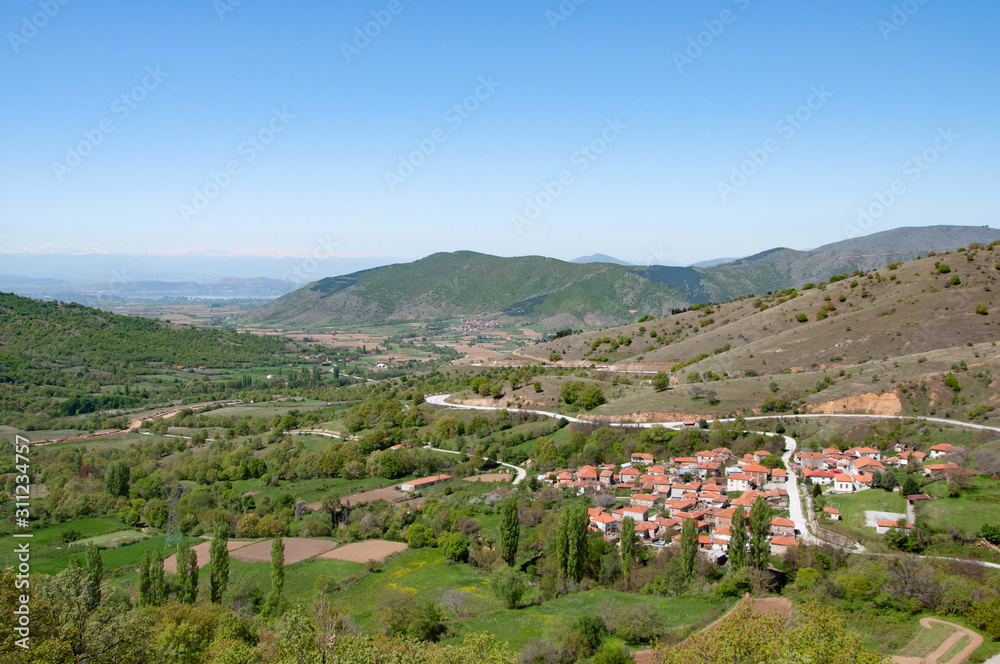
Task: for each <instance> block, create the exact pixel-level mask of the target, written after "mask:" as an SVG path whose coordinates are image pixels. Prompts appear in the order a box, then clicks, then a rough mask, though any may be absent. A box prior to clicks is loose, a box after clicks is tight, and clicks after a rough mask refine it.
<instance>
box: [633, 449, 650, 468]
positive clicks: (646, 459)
mask: <svg viewBox="0 0 1000 664" xmlns="http://www.w3.org/2000/svg"><path fill="white" fill-rule="evenodd" d="M632 463H634V464H638V465H640V466H652V465H653V455H652V454H648V453H646V452H633V453H632Z"/></svg>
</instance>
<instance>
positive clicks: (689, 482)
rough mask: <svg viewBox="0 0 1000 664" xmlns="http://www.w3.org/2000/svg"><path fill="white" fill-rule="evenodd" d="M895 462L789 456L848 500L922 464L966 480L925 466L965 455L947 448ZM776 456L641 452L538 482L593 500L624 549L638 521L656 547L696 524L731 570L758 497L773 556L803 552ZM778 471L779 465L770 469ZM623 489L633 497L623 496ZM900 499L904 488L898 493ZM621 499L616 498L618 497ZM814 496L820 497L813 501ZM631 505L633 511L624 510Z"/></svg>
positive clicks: (870, 455) (863, 454)
mask: <svg viewBox="0 0 1000 664" xmlns="http://www.w3.org/2000/svg"><path fill="white" fill-rule="evenodd" d="M898 448H899V449H896V450H894V451H895V452H896V456H894V457H891V458H886V459H883V458H882V453H881V452H880V451H879V450H876V449H873V448H870V447H852V448H850V449H847V450H843V451H841V450H839V449H836V448H827V449H824V450H822V451H820V452H817V451H800V452H796V453H795V454H793V455H791V458H790V459H789V464H790V469H791V471H792V472H794V473H796V474H797V477H796V478H791V479H792V480H793V481H795V480H796V479H797V480H800V481H802V482H804V483H805V484H807V485H808V486H817V487H819V488H818V489H817V490H816V491H817V492H819V493H822V492H825V493H828V494H834V495H835V494H850V493H855V492H859V491H865V490H868V489H871V488H873V485H875V486H879V484H880V483H879V481H878V479H879V478H880V477H881V476H882V474H883V473H886V472H888V471H891V470H892V469H905V468H907V467H908V466H909V465H910V464H921V466H920V468H921V470H922V474H923V475H924V476H925V477H927V478H930V479H932V480H935V479H943V478H946V477H948V476H949V475H951V474H954V473H963V472H968V471H962V470H961V469H960V468H959V467H958V465H956V464H954V463H939V464H933V463H930V464H924V461H926V460H935V459H940V458H941V457H944V456H946V455H948V454H954V453H955V452H958V451H959V450H960V448H958V447H956V446H953V445H949V444H946V443H942V444H938V445H934V446H932V447H931V448H930V452H929V453H925V452H921V451H918V450H907V449H906V448H905V447H904V446H898ZM769 457H770V458H771V459H774V457H773V455H772V453H771V452H767V451H764V450H760V451H756V452H751V453H747V454H745V455H744V456H742V457H736V456H735V455H734V454H733V453H732V451H731V450H730V449H728V448H725V447H719V448H715V449H712V450H705V451H701V452H698V453H696V454H695V456H693V457H676V458H670V459H667V460H665V461H661V462H659V463H657V460H656V459H655V458H654V456H653V455H652V454H649V453H643V452H636V453H633V454H632V455H631V459H630V461H629V462H628V463H625V464H622V465H621V466H615V465H613V464H603V465H597V466H589V465H588V466H582V467H580V468H576V469H566V468H563V469H557V470H554V471H551V472H547V473H543V474H540V475H538V476H537V478H538V480H539V481H540V482H543V483H547V484H549V485H552V486H558V487H568V488H572V489H575V490H576V492H577V493H578V494H580V495H588V496H591V497H592V498H593V499H594V501H595V503H596V504H597V506H596V507H593V508H590V510H589V519H590V524H589V527H590V529H591V530H592V531H594V532H599V533H602V534H603V536H604V538H605V539H606V540H607V541H610V542H618V541H620V537H621V533H620V531H621V528H622V523H623V522H624V520H625V519H626V518H630V519H632V521H633V522H634V524H635V526H634V527H635V532H636V535H637V537H638V539H639V541H640V542H642V543H644V544H647V545H649V546H654V547H665V546H671V545H674V544H679V542H680V540H681V535H680V532H681V528H682V526H683V525H684V522H685V521H686V520H689V519H692V520H694V521H695V524H696V532H697V534H698V548H699V550H700V551H701V552H702V553H703V554H704V555H706V556H708V557H710V558H713V559H714V560H715V561H716V563H717V564H720V565H721V564H725V562H726V556H727V551H728V547H729V541H730V538H731V535H732V533H731V528H732V521H733V516H734V514H735V512H736V510H737V509H738V508H740V507H742V508H743V509H744V510H745V512H746V513H748V514H749V512H750V509H751V508H752V507H753V505H754V502H755V501H756V500H758V499H759V498H763V499H764V500H766V501H767V503H768V504H769V505H770V507H771V508H772V510H773V513H774V516H772V518H771V527H770V545H771V552H772V553H773V554H776V555H783V554H784V553H785V552H786V551H788V550H789V549H791V548H795V547H798V546H800V544H801V539H800V536H801V535H802V533H801V532H799V531H798V530H797V529H796V526H795V523H794V522H793V521H792V520H791V519H790V518H789V491H788V489H787V488H786V487H787V486H788V483H789V479H790V478H789V476H788V471H787V470H786V469H785V468H780V467H769V466H768V465H764V463H763V462H764V461H765V460H766V459H768V458H769ZM772 465H773V464H772ZM623 490H627V491H629V495H628V496H622V495H621V493H622V491H623ZM895 490H898V491H900V492H902V488H900V487H895ZM616 492H617V496H616ZM814 495H815V494H814ZM906 498H907V500H908V501H910V502H911V504H912V502H913V501H915V500H922V499H928V498H929V497H928V496H925V495H912V496H906ZM623 501H627V503H628V504H627V505H623V506H619V505H620V504H621V502H623ZM822 511H823V517H824V518H825V519H828V520H830V521H836V520H839V519H840V513H839V510H838V509H837V508H836V507H825V508H823V510H822ZM871 525H872V526H873V527H875V528H876V531H877V533H878V534H884V533H885V532H887V531H888V530H889V529H891V528H894V527H898V526H902V527H912V524H910V523H907V524H905V525H903V524H901V523H897V522H896V521H894V520H893V521H886V520H879V521H877V522H873V523H872V524H871Z"/></svg>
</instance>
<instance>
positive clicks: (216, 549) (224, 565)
mask: <svg viewBox="0 0 1000 664" xmlns="http://www.w3.org/2000/svg"><path fill="white" fill-rule="evenodd" d="M228 545H229V526H228V525H227V524H225V523H222V522H219V523H218V524H217V525H216V526H215V537H213V539H212V545H211V547H210V548H209V556H210V558H211V561H210V563H209V571H210V572H211V574H210V578H209V582H210V588H211V591H210V592H211V596H212V604H218V603H220V602H221V601H222V594H223V593H224V592H226V586H227V585H229V546H228Z"/></svg>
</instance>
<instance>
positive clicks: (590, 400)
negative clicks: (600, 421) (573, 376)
mask: <svg viewBox="0 0 1000 664" xmlns="http://www.w3.org/2000/svg"><path fill="white" fill-rule="evenodd" d="M576 400H577V403H578V404H579V405H580V406H581V407H582V408H584V409H585V410H593V409H594V408H597V407H598V406H600V405H601V404H602V403H604V401H605V399H604V392H603V391H601V388H600V387H599V386H598V385H596V384H594V383H590V384H588V385H587V386H586V387H584V388H583V389H582V390H580V396H578V397H577V399H576Z"/></svg>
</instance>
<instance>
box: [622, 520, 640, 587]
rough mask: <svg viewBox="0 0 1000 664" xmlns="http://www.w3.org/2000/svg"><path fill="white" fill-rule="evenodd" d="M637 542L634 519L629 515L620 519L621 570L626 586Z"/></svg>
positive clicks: (630, 573) (630, 575)
mask: <svg viewBox="0 0 1000 664" xmlns="http://www.w3.org/2000/svg"><path fill="white" fill-rule="evenodd" d="M638 544H639V538H638V536H636V534H635V519H633V518H632V517H630V516H627V517H625V518H624V519H622V538H621V554H622V571H623V572H624V574H625V585H626V586H628V582H629V579H630V578H631V577H632V563H634V562H635V551H636V548H637V546H638Z"/></svg>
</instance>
